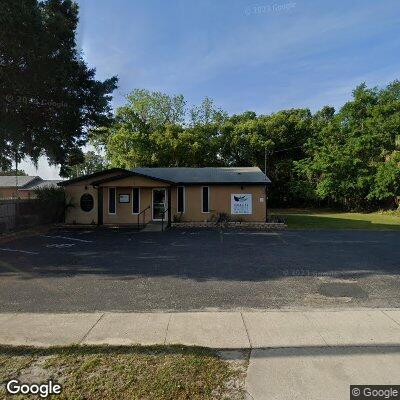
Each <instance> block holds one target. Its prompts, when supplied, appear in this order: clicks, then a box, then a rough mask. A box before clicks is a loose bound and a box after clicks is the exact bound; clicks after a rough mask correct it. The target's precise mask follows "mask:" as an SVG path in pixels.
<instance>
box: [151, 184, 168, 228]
mask: <svg viewBox="0 0 400 400" xmlns="http://www.w3.org/2000/svg"><path fill="white" fill-rule="evenodd" d="M152 203H153V205H152V217H153V221H161V220H162V218H163V215H164V211H165V210H166V209H167V208H168V206H167V204H168V201H167V190H166V189H153V201H152ZM167 219H168V216H167V215H166V214H165V215H164V220H167Z"/></svg>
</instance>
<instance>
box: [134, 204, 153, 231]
mask: <svg viewBox="0 0 400 400" xmlns="http://www.w3.org/2000/svg"><path fill="white" fill-rule="evenodd" d="M149 208H150V206H148V207H147V208H145V209H144V210H142V211H140V213H139V214H138V215H137V227H138V229H139V227H140V223H139V217H140V215H141V214H143V225H144V223H145V219H146V210H148V209H149Z"/></svg>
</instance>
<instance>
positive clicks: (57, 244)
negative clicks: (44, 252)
mask: <svg viewBox="0 0 400 400" xmlns="http://www.w3.org/2000/svg"><path fill="white" fill-rule="evenodd" d="M72 246H75V243H55V244H46V247H50V248H56V249H62V248H64V247H72Z"/></svg>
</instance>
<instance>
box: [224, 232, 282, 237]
mask: <svg viewBox="0 0 400 400" xmlns="http://www.w3.org/2000/svg"><path fill="white" fill-rule="evenodd" d="M223 234H224V235H262V236H279V233H276V232H225V233H223Z"/></svg>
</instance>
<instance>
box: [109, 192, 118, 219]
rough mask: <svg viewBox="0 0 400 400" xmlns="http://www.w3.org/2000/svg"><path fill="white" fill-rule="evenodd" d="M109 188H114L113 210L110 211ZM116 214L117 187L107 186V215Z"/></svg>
mask: <svg viewBox="0 0 400 400" xmlns="http://www.w3.org/2000/svg"><path fill="white" fill-rule="evenodd" d="M111 189H114V212H110V204H111V203H110V198H111ZM116 214H117V188H116V187H109V188H108V215H116Z"/></svg>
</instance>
